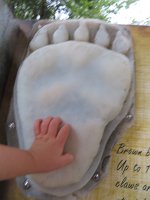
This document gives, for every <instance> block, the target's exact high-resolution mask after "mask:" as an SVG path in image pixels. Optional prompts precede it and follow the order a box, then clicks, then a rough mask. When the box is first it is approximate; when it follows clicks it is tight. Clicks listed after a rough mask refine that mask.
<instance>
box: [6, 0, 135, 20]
mask: <svg viewBox="0 0 150 200" xmlns="http://www.w3.org/2000/svg"><path fill="white" fill-rule="evenodd" d="M5 1H6V2H7V4H8V5H9V7H10V9H11V11H12V13H13V14H14V16H15V17H17V18H22V19H27V18H30V19H37V18H38V19H44V18H50V19H55V18H56V17H57V16H59V15H58V14H59V13H61V12H63V13H66V16H69V18H81V17H85V18H98V19H102V20H106V21H109V20H110V17H109V14H111V13H117V12H118V11H119V10H120V9H121V8H123V7H124V8H128V7H129V6H130V5H131V4H132V3H134V2H136V1H138V0H32V1H31V0H5ZM56 13H57V15H56Z"/></svg>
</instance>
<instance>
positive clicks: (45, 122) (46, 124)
mask: <svg viewBox="0 0 150 200" xmlns="http://www.w3.org/2000/svg"><path fill="white" fill-rule="evenodd" d="M52 119H53V117H51V116H49V117H47V118H45V119H43V121H42V123H41V134H46V133H47V131H48V127H49V124H50V122H51V121H52Z"/></svg>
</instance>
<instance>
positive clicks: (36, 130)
mask: <svg viewBox="0 0 150 200" xmlns="http://www.w3.org/2000/svg"><path fill="white" fill-rule="evenodd" d="M41 122H42V120H41V119H37V120H36V121H35V123H34V133H35V135H39V134H40V132H41V128H40V126H41Z"/></svg>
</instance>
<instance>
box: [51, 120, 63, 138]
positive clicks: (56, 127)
mask: <svg viewBox="0 0 150 200" xmlns="http://www.w3.org/2000/svg"><path fill="white" fill-rule="evenodd" d="M61 124H62V120H61V119H60V118H59V117H56V118H53V119H52V121H51V122H50V124H49V126H48V135H49V137H53V138H55V137H56V136H57V133H58V131H59V129H60V125H61Z"/></svg>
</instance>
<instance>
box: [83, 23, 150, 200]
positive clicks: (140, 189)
mask: <svg viewBox="0 0 150 200" xmlns="http://www.w3.org/2000/svg"><path fill="white" fill-rule="evenodd" d="M130 29H131V33H132V37H133V43H134V51H135V52H134V54H135V65H136V97H135V99H136V105H135V121H134V124H133V126H132V127H131V128H130V129H129V130H128V131H127V132H126V133H124V135H123V136H122V137H121V138H120V140H119V141H118V143H117V144H116V145H115V146H114V148H113V152H112V158H111V161H110V165H109V169H108V174H107V175H106V177H105V178H104V179H103V180H102V181H101V182H100V184H99V185H98V187H97V188H96V189H95V190H94V191H93V192H91V193H90V194H89V195H88V196H87V197H86V198H83V199H82V200H101V199H104V200H150V27H146V26H133V27H130Z"/></svg>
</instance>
